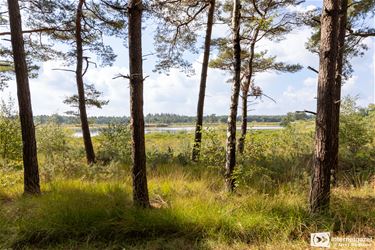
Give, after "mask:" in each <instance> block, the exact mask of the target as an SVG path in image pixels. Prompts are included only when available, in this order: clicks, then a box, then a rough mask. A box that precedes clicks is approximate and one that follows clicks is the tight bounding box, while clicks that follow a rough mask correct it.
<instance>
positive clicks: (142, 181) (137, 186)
mask: <svg viewBox="0 0 375 250" xmlns="http://www.w3.org/2000/svg"><path fill="white" fill-rule="evenodd" d="M142 11H143V5H142V0H129V4H128V15H129V16H128V19H129V23H128V29H129V31H128V32H129V33H128V35H129V71H130V76H129V78H130V116H131V121H130V124H131V131H132V158H133V167H132V178H133V202H134V205H136V206H140V207H149V206H150V202H149V197H148V188H147V175H146V151H145V130H144V126H145V125H144V116H143V69H142Z"/></svg>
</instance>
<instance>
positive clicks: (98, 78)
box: [0, 1, 375, 116]
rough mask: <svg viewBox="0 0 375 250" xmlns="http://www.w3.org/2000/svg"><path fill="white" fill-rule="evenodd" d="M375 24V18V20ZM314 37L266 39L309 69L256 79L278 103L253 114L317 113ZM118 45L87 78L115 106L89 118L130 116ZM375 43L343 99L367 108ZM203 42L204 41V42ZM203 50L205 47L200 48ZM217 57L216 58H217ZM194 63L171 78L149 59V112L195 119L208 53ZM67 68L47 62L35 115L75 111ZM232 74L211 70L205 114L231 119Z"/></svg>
mask: <svg viewBox="0 0 375 250" xmlns="http://www.w3.org/2000/svg"><path fill="white" fill-rule="evenodd" d="M320 5H321V1H306V2H305V3H304V4H303V5H302V6H300V7H298V8H299V9H300V10H304V9H310V8H313V6H320ZM372 22H374V20H372ZM149 30H150V29H147V28H146V29H145V30H144V33H143V49H144V54H148V53H150V52H152V51H153V46H152V45H153V38H152V34H151V32H149ZM213 33H214V36H215V37H219V36H230V32H229V31H228V30H227V29H226V28H224V27H222V26H216V27H214V32H213ZM310 34H311V30H309V29H308V28H307V27H300V28H298V29H295V30H293V32H291V33H290V34H289V35H287V36H286V39H285V40H283V41H281V42H279V43H274V42H269V41H265V42H263V43H261V44H260V45H259V46H258V48H257V49H259V50H263V49H267V50H268V51H269V53H270V54H271V55H276V56H277V57H278V60H280V61H284V62H287V63H300V64H301V65H303V66H304V67H305V68H304V69H303V70H301V71H300V72H298V73H294V74H275V73H262V74H258V75H256V77H255V84H256V85H259V86H260V87H262V89H263V90H264V92H265V93H266V94H267V95H269V96H272V97H273V98H274V99H275V100H276V101H277V103H273V102H271V101H269V100H268V99H263V100H258V104H256V105H254V107H253V108H254V109H255V110H254V111H251V112H250V115H251V114H262V115H276V114H285V113H287V112H293V111H296V110H303V109H307V110H315V109H316V100H315V98H314V97H315V96H316V84H317V79H316V77H317V75H316V74H315V73H314V72H312V71H309V70H307V69H306V67H307V66H313V67H315V68H318V57H317V56H316V55H313V54H311V53H310V52H308V51H307V50H306V49H305V43H306V41H307V39H308V37H309V36H310ZM107 40H108V42H109V43H110V44H111V45H112V46H113V48H114V50H115V52H116V53H117V54H118V58H117V60H116V62H115V64H114V65H113V67H105V68H91V69H90V70H89V72H88V73H87V75H86V77H85V79H86V81H87V82H88V83H94V84H95V85H96V87H97V88H98V89H99V90H100V91H102V92H103V93H104V98H105V99H107V100H109V101H110V102H109V104H108V105H107V106H105V107H104V108H103V109H99V110H98V109H92V110H91V109H90V110H89V112H88V113H89V115H105V116H106V115H107V116H109V115H115V116H122V115H129V88H128V82H127V81H126V80H125V79H117V80H113V79H112V78H113V77H114V76H115V75H116V74H118V73H122V74H126V73H127V72H128V56H127V52H128V50H127V48H125V47H123V43H122V41H121V40H120V39H114V38H107ZM374 41H375V40H374V39H373V38H367V39H366V40H365V41H364V42H365V43H366V44H367V45H368V47H369V50H368V51H367V52H366V54H365V56H364V57H362V58H354V59H353V60H352V64H353V66H354V73H353V77H352V78H351V79H349V80H348V81H347V83H346V84H345V85H344V87H343V95H344V96H345V95H348V94H350V95H358V97H359V100H358V103H359V104H360V105H361V106H367V105H368V104H369V103H374V102H375V100H374V95H375V94H374V91H375V90H374V85H375V75H374V72H375V65H374V60H375V46H374ZM199 42H201V43H203V42H202V40H199ZM198 46H199V47H200V46H201V45H198ZM212 57H215V55H212ZM189 58H190V59H191V60H192V62H193V67H194V69H195V71H196V75H194V76H191V77H187V76H186V75H185V74H184V73H182V72H179V70H175V69H172V70H171V72H170V74H169V75H165V74H156V73H153V72H152V69H153V67H154V60H153V58H151V57H148V58H147V60H145V61H144V71H145V73H144V74H145V75H149V77H148V78H147V79H146V81H145V85H144V99H145V103H144V105H145V106H144V109H145V114H147V113H177V114H187V115H195V112H196V103H197V96H198V88H199V76H200V67H201V64H200V61H201V59H202V53H201V54H197V55H189ZM56 67H61V66H60V62H55V61H50V62H45V63H43V64H42V68H41V71H40V75H39V77H38V78H37V79H31V80H30V85H31V94H32V102H33V110H34V114H36V115H39V114H52V113H60V114H62V113H64V112H65V111H66V110H69V107H67V106H66V105H64V104H63V103H62V101H63V99H64V98H65V97H66V96H69V95H72V94H74V93H76V86H75V82H74V74H71V73H69V72H59V71H53V70H52V69H53V68H56ZM229 78H230V76H229V75H226V74H225V73H223V72H221V71H220V70H215V69H210V70H209V72H208V82H207V95H206V105H205V114H213V113H214V114H217V115H226V114H228V112H229V101H230V89H231V84H230V83H228V82H227V80H228V79H229ZM9 85H10V86H9V88H7V89H6V90H5V91H3V92H0V98H2V99H7V98H8V96H9V95H11V96H12V97H13V98H16V90H15V83H14V81H12V82H10V83H9Z"/></svg>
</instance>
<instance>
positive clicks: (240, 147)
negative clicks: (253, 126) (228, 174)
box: [238, 27, 259, 154]
mask: <svg viewBox="0 0 375 250" xmlns="http://www.w3.org/2000/svg"><path fill="white" fill-rule="evenodd" d="M258 34H259V27H257V28H256V30H255V33H254V35H253V38H252V42H251V44H250V55H249V56H250V58H249V63H248V76H247V81H246V82H245V83H244V85H243V86H242V124H241V136H240V138H239V139H238V151H239V152H240V153H241V154H242V153H243V151H244V149H245V140H246V133H247V97H248V95H249V90H250V85H251V80H252V78H253V62H254V56H255V44H256V41H257V39H258Z"/></svg>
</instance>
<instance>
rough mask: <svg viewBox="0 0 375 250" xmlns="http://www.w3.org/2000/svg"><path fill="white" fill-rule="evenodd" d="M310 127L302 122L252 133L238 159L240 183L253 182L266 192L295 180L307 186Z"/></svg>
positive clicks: (248, 183)
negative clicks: (279, 129)
mask: <svg viewBox="0 0 375 250" xmlns="http://www.w3.org/2000/svg"><path fill="white" fill-rule="evenodd" d="M308 126H309V123H307V122H301V123H299V124H291V125H289V126H288V127H286V128H285V129H283V130H282V131H276V132H273V131H259V132H257V131H255V132H252V133H249V135H248V136H247V138H246V144H245V151H244V153H243V154H242V155H240V156H239V159H238V168H237V170H236V174H235V175H236V181H237V185H238V186H244V185H245V186H246V185H251V186H253V187H255V188H257V189H260V190H262V191H264V192H271V190H273V189H274V187H275V185H276V184H283V183H284V184H286V183H290V182H292V181H296V182H299V183H300V184H301V186H307V176H308V173H309V166H310V160H311V159H312V144H313V133H312V131H311V130H310V129H308Z"/></svg>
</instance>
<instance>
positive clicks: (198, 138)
mask: <svg viewBox="0 0 375 250" xmlns="http://www.w3.org/2000/svg"><path fill="white" fill-rule="evenodd" d="M214 13H215V0H211V1H210V5H209V8H208V16H207V27H206V37H205V41H204V54H203V64H202V72H201V81H200V85H199V97H198V106H197V122H196V125H195V138H194V147H193V154H192V160H193V161H198V159H199V154H200V147H201V142H202V125H203V108H204V98H205V95H206V82H207V70H208V61H209V57H210V47H211V34H212V25H213V21H214Z"/></svg>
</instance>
